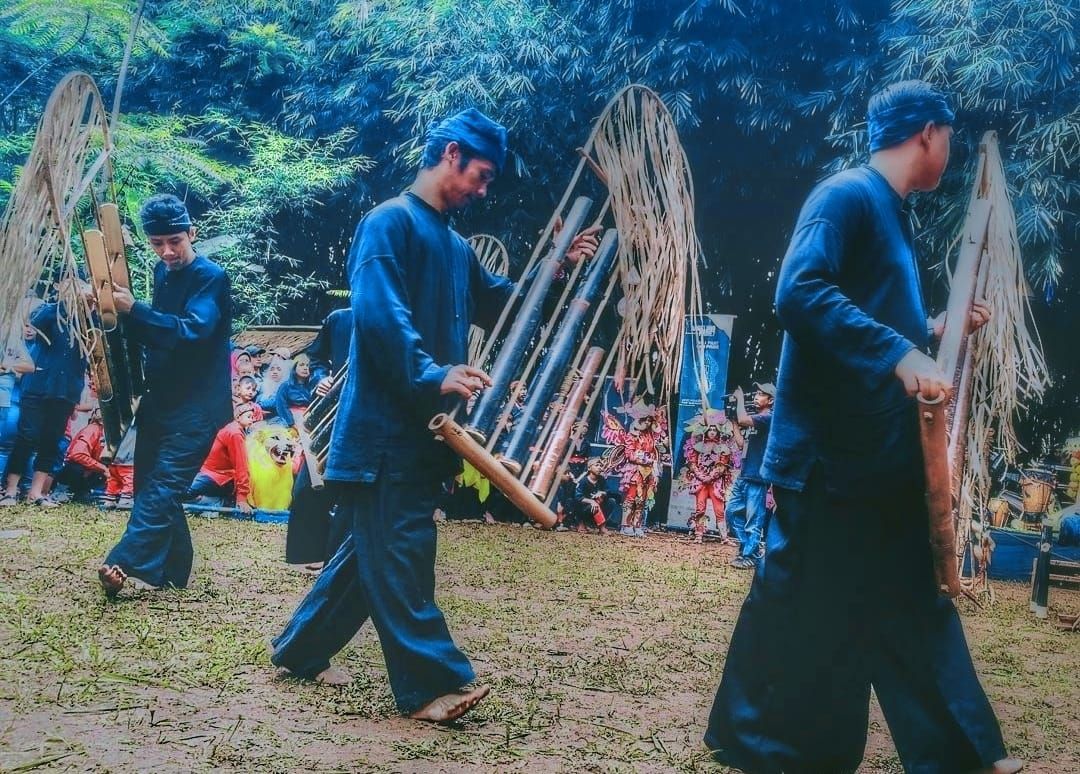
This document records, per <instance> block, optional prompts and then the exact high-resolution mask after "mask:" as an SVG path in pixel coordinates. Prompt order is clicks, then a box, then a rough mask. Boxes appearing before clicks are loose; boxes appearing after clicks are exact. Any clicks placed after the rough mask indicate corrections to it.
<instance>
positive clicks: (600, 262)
mask: <svg viewBox="0 0 1080 774" xmlns="http://www.w3.org/2000/svg"><path fill="white" fill-rule="evenodd" d="M618 246H619V235H618V233H617V232H616V231H615V229H613V228H612V229H608V230H607V233H605V234H604V239H603V241H601V243H600V247H599V248H598V249H597V251H596V255H595V256H593V259H592V265H591V266H590V267H589V272H588V274H586V276H585V281H584V282H583V283H582V284H581V287H580V288H579V289H578V291H577V293H576V294H575V296H574V298H573V300H571V301H570V308H569V309H568V310H567V313H566V315H565V316H564V317H563V319H562V320H561V321H560V323H561V324H560V326H559V331H558V333H557V334H556V335H555V339H554V341H552V343H551V347H550V348H549V350H548V353H547V355H546V356H545V357H544V360H543V362H542V365H541V366H540V371H539V376H538V377H537V379H536V382H535V383H534V384H531V385H530V386H529V391H528V399H527V400H526V402H525V407H524V408H523V409H522V412H521V416H520V417H519V418H518V420H517V422H516V423H515V425H514V430H513V432H512V433H511V434H510V440H509V443H508V444H507V446H506V449H505V450H504V451H503V453H502V456H501V457H500V461H501V462H502V463H503V465H505V466H506V467H507V469H508V470H510V471H511V472H512V473H514V474H515V475H518V474H520V473H521V467H522V464H523V463H524V461H525V459H526V458H527V457H528V456H529V444H530V443H532V442H533V440H534V439H535V437H536V430H537V425H539V424H540V421H541V419H542V417H543V414H544V412H545V411H546V410H547V409H548V406H549V405H550V403H551V399H552V397H554V394H555V390H556V389H557V388H558V386H559V384H560V383H561V382H562V381H563V379H565V378H566V371H567V369H568V367H569V366H570V365H571V356H572V355H573V353H574V349H575V345H576V344H577V339H578V336H579V335H580V334H581V330H582V328H584V327H585V323H586V322H587V315H588V313H589V310H590V308H591V307H592V306H593V304H594V303H595V302H596V298H597V296H599V295H600V293H601V291H602V289H603V283H604V281H605V280H607V278H608V276H609V275H610V274H611V270H612V268H613V267H614V265H615V254H616V250H617V249H618Z"/></svg>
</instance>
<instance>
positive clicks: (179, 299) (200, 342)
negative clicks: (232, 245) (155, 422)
mask: <svg viewBox="0 0 1080 774" xmlns="http://www.w3.org/2000/svg"><path fill="white" fill-rule="evenodd" d="M127 327H128V330H129V331H130V333H131V335H133V336H135V337H136V338H137V339H138V340H139V341H140V342H141V343H142V344H143V347H144V348H145V352H146V384H147V395H146V397H145V398H144V401H147V402H148V405H149V406H151V407H153V410H154V411H155V412H170V413H172V412H174V411H177V410H181V409H182V410H183V411H184V412H186V413H188V414H189V415H191V416H192V417H193V418H194V417H197V418H198V419H200V420H205V421H207V422H210V423H212V424H214V425H216V426H217V427H223V426H225V425H226V424H228V423H229V422H230V421H232V397H231V395H232V390H231V379H230V376H231V374H230V367H229V334H230V333H231V332H232V331H231V328H232V299H231V297H230V292H229V278H228V276H227V275H226V274H225V271H224V270H223V269H222V268H221V267H220V266H218V265H217V264H216V263H214V262H213V261H210V260H208V259H206V258H203V257H202V256H198V255H197V256H196V257H195V260H193V261H192V262H191V263H189V264H188V265H187V266H185V267H184V268H182V269H177V270H176V271H169V270H168V269H167V268H166V266H165V264H164V262H161V261H159V262H158V263H157V265H156V266H155V267H154V295H153V300H152V302H151V303H147V302H145V301H136V302H135V305H134V307H132V309H131V313H130V314H129V315H128V326H127Z"/></svg>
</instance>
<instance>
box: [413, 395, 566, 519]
mask: <svg viewBox="0 0 1080 774" xmlns="http://www.w3.org/2000/svg"><path fill="white" fill-rule="evenodd" d="M428 428H429V429H430V430H431V432H432V433H434V434H435V437H436V438H438V439H440V440H442V441H445V442H446V444H447V445H448V446H449V447H450V448H451V449H453V450H454V452H455V453H456V454H457V455H458V456H459V457H461V458H462V459H465V460H468V461H469V463H470V464H471V465H472V466H473V467H474V468H476V469H477V470H478V471H479V472H480V475H482V476H484V477H485V478H487V479H488V481H490V482H491V484H492V486H494V487H495V488H496V489H498V490H499V491H500V492H502V493H503V494H504V495H506V497H507V499H509V500H510V502H512V503H513V504H514V505H516V506H517V507H518V508H519V509H520V510H521V512H522V513H524V514H525V515H526V516H528V517H529V518H530V519H532V520H533V521H535V522H536V523H537V524H540V525H541V526H543V527H547V528H548V529H551V527H553V526H555V521H556V517H555V514H554V513H552V512H551V510H550V509H549V508H548V507H547V506H546V505H544V504H543V503H542V502H540V501H539V500H538V499H536V496H535V495H534V494H533V493H532V492H530V491H529V490H528V489H526V488H525V485H524V484H522V483H521V482H520V481H518V480H517V478H515V477H514V475H513V474H511V473H510V471H508V470H507V469H506V468H504V467H503V466H502V465H500V464H499V461H498V460H496V459H495V458H494V457H492V456H491V454H489V453H488V451H487V450H486V449H485V448H484V447H483V446H481V445H480V444H478V443H477V442H476V441H475V440H474V439H473V438H472V436H471V435H470V434H469V433H467V432H466V431H465V429H464V428H462V427H461V425H459V424H458V423H457V422H455V421H454V420H453V419H451V418H450V415H448V414H437V415H435V417H434V418H433V419H432V420H431V422H430V423H429V424H428Z"/></svg>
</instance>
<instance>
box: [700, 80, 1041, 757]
mask: <svg viewBox="0 0 1080 774" xmlns="http://www.w3.org/2000/svg"><path fill="white" fill-rule="evenodd" d="M952 121H953V114H952V111H951V110H950V109H949V107H948V104H947V101H946V99H945V98H944V96H943V95H942V94H941V93H940V92H938V91H936V90H935V89H933V88H932V87H930V86H929V85H928V84H926V83H923V82H921V81H910V82H904V83H898V84H895V85H893V86H890V87H888V88H886V89H884V90H883V91H882V92H881V93H879V94H877V95H875V96H874V97H873V98H872V99H871V100H870V106H869V122H868V123H869V129H870V150H871V157H870V163H869V164H868V165H866V166H863V167H859V168H856V169H850V170H847V171H845V172H841V173H839V174H836V175H833V176H832V177H830V178H828V179H827V180H825V181H824V182H823V183H821V184H820V185H819V186H818V187H817V188H815V189H814V191H813V192H812V193H811V194H810V196H809V198H808V199H807V200H806V203H805V204H804V205H803V209H802V212H801V213H800V215H799V220H798V223H797V224H796V226H795V232H794V234H793V236H792V239H791V244H790V246H789V247H788V251H787V255H786V256H785V258H784V261H783V265H782V266H781V269H780V276H779V278H778V284H777V291H776V310H777V316H778V317H779V318H780V322H781V324H782V325H783V328H784V343H783V349H782V352H781V359H780V372H779V377H778V380H777V381H778V384H777V395H776V407H775V411H774V414H773V421H772V431H771V434H770V438H769V444H768V446H767V448H766V450H765V458H764V461H763V464H762V467H761V475H762V476H763V478H765V479H766V480H768V481H770V482H772V484H773V492H774V496H775V499H776V506H777V510H776V513H775V514H774V516H773V517H772V519H771V520H770V522H769V525H768V529H767V531H766V536H765V541H766V549H765V556H764V557H763V558H762V559H761V561H760V563H759V564H758V567H757V570H756V573H755V576H754V580H753V583H752V585H751V588H750V593H749V595H748V596H747V598H746V601H745V603H744V604H743V608H742V611H741V613H740V615H739V620H738V623H737V624H736V627H735V632H734V635H733V637H732V642H731V647H730V649H729V651H728V657H727V661H726V663H725V665H724V676H723V679H722V680H721V683H720V688H719V690H718V691H717V694H716V700H715V703H714V704H713V709H712V714H711V715H710V718H709V727H708V730H707V732H706V735H705V742H706V744H707V745H708V746H709V747H710V749H712V750H713V754H714V757H715V758H716V759H717V760H718V761H720V762H721V763H724V764H726V765H728V766H733V767H736V768H739V769H743V770H745V771H751V772H777V773H779V772H781V771H783V772H840V771H844V772H848V771H854V770H855V769H856V768H857V767H858V766H859V763H860V761H861V760H862V755H863V748H864V746H865V742H866V732H867V723H868V711H869V703H870V690H871V687H873V690H874V692H875V694H876V695H877V697H878V700H879V702H880V704H881V707H882V710H883V712H884V714H885V719H886V721H887V722H888V724H889V729H890V731H891V732H892V737H893V740H894V741H895V743H896V747H897V751H898V752H899V755H900V759H901V761H902V763H903V765H904V769H905V770H906V771H912V772H914V771H918V772H942V773H944V772H967V771H975V770H977V771H993V772H998V773H1001V774H1006V773H1009V772H1015V771H1018V770H1019V768H1020V767H1021V765H1022V764H1020V763H1019V762H1018V761H1015V760H1011V759H1005V747H1004V744H1003V742H1002V738H1001V732H1000V729H999V728H998V723H997V719H996V718H995V717H994V712H993V710H992V709H991V707H990V704H989V702H988V701H987V698H986V695H985V694H984V693H983V690H982V688H981V687H980V685H979V681H978V678H977V676H976V674H975V670H974V667H973V665H972V663H971V656H970V654H969V653H968V650H967V644H966V642H965V640H964V633H963V629H962V628H961V626H960V619H959V616H958V615H957V612H956V608H955V607H954V606H953V603H952V602H951V601H950V600H948V599H945V598H943V597H940V596H939V595H938V594H937V589H936V588H935V584H934V574H933V569H932V566H933V565H932V559H931V554H930V545H929V523H928V515H927V510H926V503H925V499H924V488H923V473H922V454H921V449H920V446H919V432H918V424H917V421H916V414H915V405H914V402H913V397H914V396H915V395H916V394H919V395H922V396H924V397H926V398H936V397H938V396H939V395H940V394H941V393H942V392H946V393H948V392H949V391H950V390H951V382H950V378H946V376H945V375H943V374H942V373H940V371H939V369H938V368H937V365H936V363H935V361H934V360H933V359H931V358H930V357H929V355H928V354H927V350H928V346H929V344H930V334H931V329H932V325H931V322H932V321H929V320H928V319H927V316H926V310H925V307H924V305H923V299H922V292H921V281H920V277H919V270H918V264H917V262H916V259H915V253H914V241H913V238H912V232H911V227H910V224H909V221H908V216H907V213H906V211H905V210H904V200H905V199H906V198H907V196H908V195H909V194H910V193H912V192H914V191H930V190H933V189H934V188H936V187H937V185H938V183H939V182H940V179H941V175H942V173H943V172H944V169H945V165H946V163H947V161H948V157H949V142H950V137H951V134H952V128H951V124H952ZM986 316H987V315H986V312H985V309H983V308H981V307H980V308H978V309H976V311H975V312H974V313H973V314H972V320H971V324H972V326H973V327H978V326H979V325H981V324H982V323H984V322H985V320H986ZM841 386H843V387H845V389H844V390H843V394H842V396H841V395H840V394H839V392H838V388H839V387H841Z"/></svg>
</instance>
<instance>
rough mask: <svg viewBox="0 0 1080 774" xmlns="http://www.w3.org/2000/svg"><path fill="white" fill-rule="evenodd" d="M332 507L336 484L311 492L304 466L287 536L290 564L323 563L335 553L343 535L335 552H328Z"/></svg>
mask: <svg viewBox="0 0 1080 774" xmlns="http://www.w3.org/2000/svg"><path fill="white" fill-rule="evenodd" d="M333 508H334V485H333V484H332V483H331V484H330V485H328V486H326V487H323V488H322V489H318V490H316V489H312V488H311V473H310V472H309V471H308V466H307V464H304V465H301V466H300V472H299V473H297V474H296V482H295V483H294V484H293V490H292V503H291V504H290V505H289V529H288V531H287V532H286V533H285V561H286V562H287V563H288V564H309V563H311V562H321V561H324V560H326V559H329V558H330V556H332V555H333V554H334V553H335V552H336V550H337V547H338V546H339V545H341V542H342V540H343V539H344V535H342V536H340V538H339V539H338V542H337V543H336V544H335V545H334V546H333V549H332V550H330V551H328V550H327V544H328V542H329V541H330V540H331V538H330V535H331V534H332V530H331V517H330V512H331V511H332V510H333Z"/></svg>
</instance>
